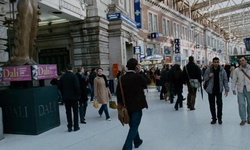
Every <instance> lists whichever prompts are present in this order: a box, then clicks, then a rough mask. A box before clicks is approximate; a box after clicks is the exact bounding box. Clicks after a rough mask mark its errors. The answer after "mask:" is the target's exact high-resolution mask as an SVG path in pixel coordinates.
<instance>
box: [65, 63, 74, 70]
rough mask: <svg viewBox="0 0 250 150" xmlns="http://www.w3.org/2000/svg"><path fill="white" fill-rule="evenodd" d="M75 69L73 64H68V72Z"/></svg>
mask: <svg viewBox="0 0 250 150" xmlns="http://www.w3.org/2000/svg"><path fill="white" fill-rule="evenodd" d="M73 68H74V65H73V64H68V65H67V67H66V69H67V70H73Z"/></svg>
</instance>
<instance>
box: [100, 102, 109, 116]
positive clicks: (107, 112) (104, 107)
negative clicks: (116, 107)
mask: <svg viewBox="0 0 250 150" xmlns="http://www.w3.org/2000/svg"><path fill="white" fill-rule="evenodd" d="M103 111H104V113H105V116H106V119H109V118H110V116H109V111H108V105H107V104H102V106H101V108H100V109H99V111H98V113H99V114H100V115H102V113H103Z"/></svg>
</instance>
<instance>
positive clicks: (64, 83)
mask: <svg viewBox="0 0 250 150" xmlns="http://www.w3.org/2000/svg"><path fill="white" fill-rule="evenodd" d="M59 84H60V86H59V87H60V90H61V91H62V97H63V100H64V102H65V108H66V115H67V122H68V125H67V126H68V131H69V132H71V131H72V126H73V123H72V112H71V109H73V114H74V131H77V130H79V129H80V127H79V123H78V101H79V99H80V96H81V91H80V84H79V81H78V79H77V76H76V75H75V74H74V73H73V65H72V64H69V65H68V66H67V68H66V73H65V74H63V75H62V77H61V79H60V83H59Z"/></svg>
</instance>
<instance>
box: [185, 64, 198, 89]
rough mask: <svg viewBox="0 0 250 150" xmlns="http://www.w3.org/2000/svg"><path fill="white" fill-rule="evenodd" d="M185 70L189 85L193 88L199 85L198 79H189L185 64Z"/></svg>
mask: <svg viewBox="0 0 250 150" xmlns="http://www.w3.org/2000/svg"><path fill="white" fill-rule="evenodd" d="M185 70H186V72H187V75H188V79H189V83H190V85H191V87H193V88H199V87H200V82H199V80H198V79H190V76H189V74H188V70H187V66H185Z"/></svg>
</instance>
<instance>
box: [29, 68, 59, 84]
mask: <svg viewBox="0 0 250 150" xmlns="http://www.w3.org/2000/svg"><path fill="white" fill-rule="evenodd" d="M32 77H33V79H35V80H41V79H52V78H57V77H58V75H57V67H56V65H55V64H44V65H32Z"/></svg>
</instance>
